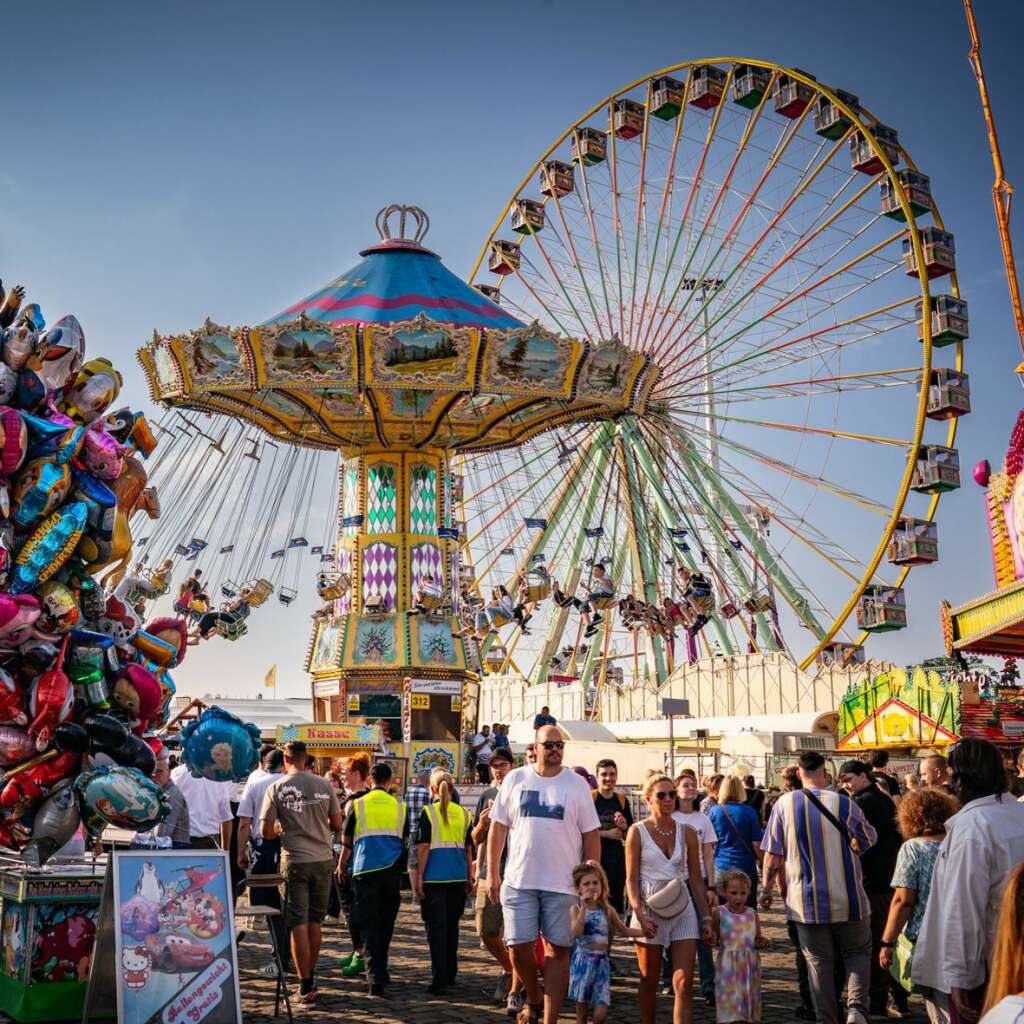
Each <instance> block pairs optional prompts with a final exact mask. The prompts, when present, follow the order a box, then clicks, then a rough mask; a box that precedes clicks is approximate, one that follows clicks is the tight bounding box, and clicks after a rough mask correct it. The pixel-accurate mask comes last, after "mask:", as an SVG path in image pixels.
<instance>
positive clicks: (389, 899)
mask: <svg viewBox="0 0 1024 1024" xmlns="http://www.w3.org/2000/svg"><path fill="white" fill-rule="evenodd" d="M370 781H371V782H372V784H373V788H372V789H371V790H370V792H369V793H367V794H366V796H364V797H362V798H361V799H359V800H356V801H355V802H354V803H353V804H352V809H351V811H350V812H349V816H348V819H347V820H346V822H345V826H344V830H343V838H342V848H341V858H340V860H339V862H338V875H339V876H340V877H342V878H344V877H345V875H347V874H348V873H349V870H350V869H351V876H352V896H353V901H352V903H353V905H352V909H353V913H354V915H355V919H356V922H357V923H358V926H359V930H360V931H361V932H362V936H363V955H364V957H365V959H366V979H367V984H368V986H369V993H370V995H372V996H383V995H384V992H385V989H384V986H385V985H387V984H388V981H389V980H390V978H389V975H388V952H389V950H390V948H391V937H392V935H394V931H395V920H396V918H397V917H398V909H399V907H400V906H401V902H402V889H401V880H402V874H403V873H404V872H405V861H406V846H407V844H408V840H409V816H408V814H407V812H406V807H405V804H404V803H403V802H402V801H401V800H396V799H395V798H394V797H393V796H392V795H391V794H390V793H389V792H388V791H387V787H388V786H389V785H390V783H391V768H390V767H389V766H388V765H387V764H384V763H383V762H381V763H379V764H375V765H374V766H373V767H372V768H371V769H370Z"/></svg>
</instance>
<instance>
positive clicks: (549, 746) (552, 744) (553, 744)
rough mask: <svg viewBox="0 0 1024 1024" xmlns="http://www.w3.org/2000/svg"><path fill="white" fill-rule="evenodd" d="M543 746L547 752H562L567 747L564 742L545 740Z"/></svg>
mask: <svg viewBox="0 0 1024 1024" xmlns="http://www.w3.org/2000/svg"><path fill="white" fill-rule="evenodd" d="M541 746H542V747H543V748H544V749H545V750H562V749H563V748H564V747H565V741H564V740H545V741H544V742H543V743H542V744H541Z"/></svg>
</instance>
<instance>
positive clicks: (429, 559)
mask: <svg viewBox="0 0 1024 1024" xmlns="http://www.w3.org/2000/svg"><path fill="white" fill-rule="evenodd" d="M423 576H433V577H434V579H435V580H437V579H442V577H443V574H442V572H441V549H440V548H439V547H438V546H437V545H436V544H431V543H430V542H429V541H424V542H423V543H422V544H413V545H412V546H411V547H410V548H409V580H410V582H411V584H412V587H411V589H410V591H409V593H415V591H416V588H417V587H418V586H419V583H420V579H421V578H422V577H423Z"/></svg>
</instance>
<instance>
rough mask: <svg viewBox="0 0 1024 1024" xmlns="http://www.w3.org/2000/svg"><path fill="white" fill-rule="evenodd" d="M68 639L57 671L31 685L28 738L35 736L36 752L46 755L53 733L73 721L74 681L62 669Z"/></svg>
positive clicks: (59, 655)
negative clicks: (72, 683) (67, 722)
mask: <svg viewBox="0 0 1024 1024" xmlns="http://www.w3.org/2000/svg"><path fill="white" fill-rule="evenodd" d="M68 639H69V638H68V637H64V642H63V643H62V644H61V647H60V653H59V654H58V655H57V664H56V667H54V668H52V669H50V670H49V671H48V672H44V673H43V674H42V675H41V676H39V678H38V679H36V681H35V682H34V683H33V684H32V687H31V689H30V690H29V695H28V713H29V715H31V716H32V721H31V722H29V726H28V734H29V735H30V736H34V737H35V740H36V749H37V750H40V751H43V750H45V749H46V748H47V747H48V746H49V745H50V741H51V740H52V739H53V732H54V730H55V729H56V728H57V726H58V725H60V724H61V722H66V721H67V720H68V719H69V718H70V717H71V709H72V708H73V707H74V702H75V694H74V691H73V690H72V689H71V680H70V679H69V678H68V676H67V673H66V672H65V671H64V669H63V667H62V663H63V661H64V655H65V653H66V652H67V648H68Z"/></svg>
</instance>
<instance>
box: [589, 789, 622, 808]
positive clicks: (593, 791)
mask: <svg viewBox="0 0 1024 1024" xmlns="http://www.w3.org/2000/svg"><path fill="white" fill-rule="evenodd" d="M600 792H601V791H600V790H599V789H592V790H591V791H590V795H591V796H592V797H593V798H594V799H595V800H596V799H597V794H598V793H600ZM615 796H616V798H617V799H618V801H619V810H620V811H624V810H625V809H626V798H625V797H624V796H623V795H622V794H621V793H616V794H615Z"/></svg>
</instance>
